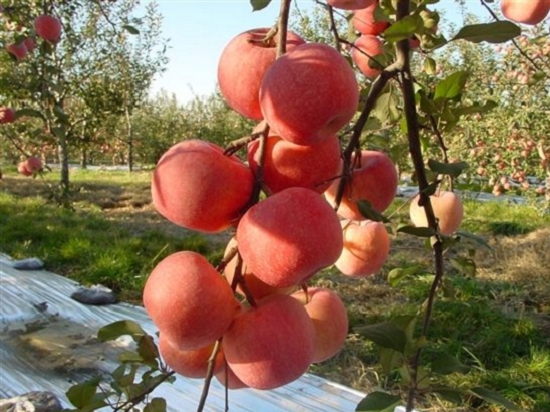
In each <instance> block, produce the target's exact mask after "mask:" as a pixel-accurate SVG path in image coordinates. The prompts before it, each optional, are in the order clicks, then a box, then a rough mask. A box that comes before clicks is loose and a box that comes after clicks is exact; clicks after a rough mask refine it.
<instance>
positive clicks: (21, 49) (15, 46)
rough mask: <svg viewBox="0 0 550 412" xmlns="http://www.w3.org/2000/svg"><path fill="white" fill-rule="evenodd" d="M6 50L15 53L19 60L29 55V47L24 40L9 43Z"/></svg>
mask: <svg viewBox="0 0 550 412" xmlns="http://www.w3.org/2000/svg"><path fill="white" fill-rule="evenodd" d="M6 50H7V51H8V52H9V53H11V54H12V55H14V56H15V58H16V59H17V61H21V60H23V59H24V58H25V56H26V55H27V47H26V46H25V43H24V42H19V43H12V44H8V45H7V46H6Z"/></svg>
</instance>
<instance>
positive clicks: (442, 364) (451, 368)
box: [430, 352, 470, 375]
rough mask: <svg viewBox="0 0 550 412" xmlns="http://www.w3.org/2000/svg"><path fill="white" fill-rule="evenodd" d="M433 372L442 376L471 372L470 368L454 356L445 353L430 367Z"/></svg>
mask: <svg viewBox="0 0 550 412" xmlns="http://www.w3.org/2000/svg"><path fill="white" fill-rule="evenodd" d="M430 367H431V370H432V372H434V373H438V374H440V375H450V374H451V373H455V372H456V373H462V374H466V373H468V372H470V367H469V366H467V365H464V364H463V363H462V362H460V361H459V360H458V359H457V358H455V357H454V356H453V355H451V354H449V353H446V352H443V353H440V354H439V355H438V356H437V358H435V359H434V360H433V361H432V364H431V365H430Z"/></svg>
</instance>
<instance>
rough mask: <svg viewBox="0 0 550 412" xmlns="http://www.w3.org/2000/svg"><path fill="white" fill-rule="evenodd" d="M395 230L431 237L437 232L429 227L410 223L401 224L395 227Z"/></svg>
mask: <svg viewBox="0 0 550 412" xmlns="http://www.w3.org/2000/svg"><path fill="white" fill-rule="evenodd" d="M397 231H398V232H401V233H406V234H408V235H413V236H418V237H432V236H435V235H436V234H437V232H436V231H435V230H434V229H432V228H431V227H416V226H410V225H401V226H399V227H398V228H397Z"/></svg>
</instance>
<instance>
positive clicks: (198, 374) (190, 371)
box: [158, 333, 225, 379]
mask: <svg viewBox="0 0 550 412" xmlns="http://www.w3.org/2000/svg"><path fill="white" fill-rule="evenodd" d="M158 349H159V352H160V355H161V356H162V359H164V362H166V364H167V365H168V366H170V368H172V369H173V370H174V371H175V372H176V373H178V374H180V375H182V376H185V377H187V378H191V379H201V378H205V377H206V373H207V371H208V360H209V359H210V356H211V355H212V351H213V350H214V344H211V345H208V346H205V347H204V348H199V349H194V350H182V349H179V348H178V347H177V346H176V345H174V344H172V343H171V342H170V340H169V339H168V338H166V337H165V336H164V334H163V333H161V334H160V337H159V342H158ZM224 364H225V359H224V356H223V351H221V350H220V351H218V354H217V356H216V358H215V361H214V373H218V372H220V371H221V370H222V368H223V366H224Z"/></svg>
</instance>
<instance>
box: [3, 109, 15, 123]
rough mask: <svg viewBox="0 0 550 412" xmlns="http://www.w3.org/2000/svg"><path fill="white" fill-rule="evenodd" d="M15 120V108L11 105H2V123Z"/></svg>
mask: <svg viewBox="0 0 550 412" xmlns="http://www.w3.org/2000/svg"><path fill="white" fill-rule="evenodd" d="M14 121H15V110H13V109H12V108H11V107H0V124H9V123H13V122H14Z"/></svg>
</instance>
